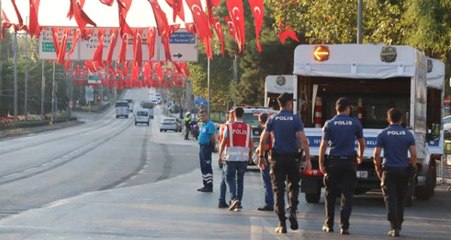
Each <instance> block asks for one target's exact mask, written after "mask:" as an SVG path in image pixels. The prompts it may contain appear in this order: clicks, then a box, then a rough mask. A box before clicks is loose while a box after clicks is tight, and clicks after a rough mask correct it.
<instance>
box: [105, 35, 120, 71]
mask: <svg viewBox="0 0 451 240" xmlns="http://www.w3.org/2000/svg"><path fill="white" fill-rule="evenodd" d="M117 35H118V30H117V29H111V30H110V47H109V49H108V55H107V57H106V62H107V63H108V64H109V65H110V64H111V63H112V62H113V52H114V49H115V48H116V44H117V40H118V37H117Z"/></svg>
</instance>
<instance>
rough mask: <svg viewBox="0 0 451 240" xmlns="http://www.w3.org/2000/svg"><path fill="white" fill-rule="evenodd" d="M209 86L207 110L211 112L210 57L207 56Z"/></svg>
mask: <svg viewBox="0 0 451 240" xmlns="http://www.w3.org/2000/svg"><path fill="white" fill-rule="evenodd" d="M207 86H208V100H207V101H208V104H207V112H208V114H210V105H211V101H210V99H211V98H210V93H211V90H210V59H209V58H208V57H207Z"/></svg>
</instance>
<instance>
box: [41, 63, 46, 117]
mask: <svg viewBox="0 0 451 240" xmlns="http://www.w3.org/2000/svg"><path fill="white" fill-rule="evenodd" d="M44 65H45V64H44V60H42V66H41V67H42V69H41V70H42V72H41V117H42V118H44V98H45V74H44Z"/></svg>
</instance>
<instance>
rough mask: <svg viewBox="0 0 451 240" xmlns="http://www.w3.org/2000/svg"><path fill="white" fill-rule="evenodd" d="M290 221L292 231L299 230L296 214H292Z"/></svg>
mask: <svg viewBox="0 0 451 240" xmlns="http://www.w3.org/2000/svg"><path fill="white" fill-rule="evenodd" d="M288 220H290V228H291V230H297V229H298V228H299V224H298V219H297V218H296V213H295V212H292V213H290V217H289V218H288Z"/></svg>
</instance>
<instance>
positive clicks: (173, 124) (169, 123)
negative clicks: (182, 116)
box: [160, 117, 182, 132]
mask: <svg viewBox="0 0 451 240" xmlns="http://www.w3.org/2000/svg"><path fill="white" fill-rule="evenodd" d="M168 130H171V131H175V132H181V131H182V124H181V123H180V122H179V121H177V119H176V118H174V117H166V118H163V119H162V120H161V122H160V132H163V131H165V132H166V131H168Z"/></svg>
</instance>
